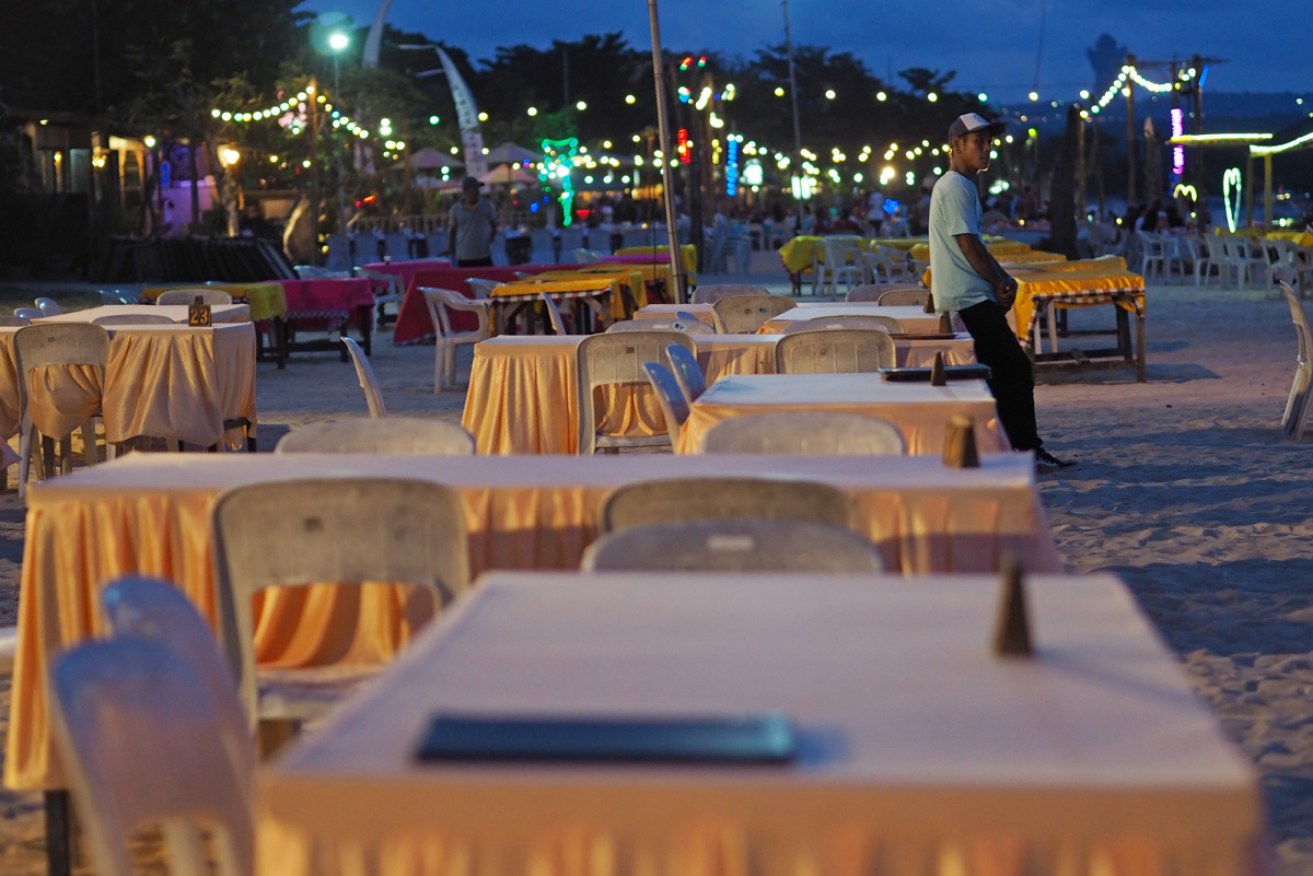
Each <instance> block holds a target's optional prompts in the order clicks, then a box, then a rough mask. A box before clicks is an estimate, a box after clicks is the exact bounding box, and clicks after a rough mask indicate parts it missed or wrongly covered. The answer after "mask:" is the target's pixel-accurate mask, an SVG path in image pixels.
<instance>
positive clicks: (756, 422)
mask: <svg viewBox="0 0 1313 876" xmlns="http://www.w3.org/2000/svg"><path fill="white" fill-rule="evenodd" d="M701 452H702V453H776V454H792V455H794V456H902V455H904V454H906V453H907V445H906V443H904V441H903V433H902V432H900V431H899V430H898V427H897V426H895V425H894V424H893V423H890V422H889V421H888V420H882V419H880V418H879V417H870V416H865V415H863V414H847V413H840V412H837V411H778V412H771V413H764V414H745V415H743V416H738V417H730V418H728V419H726V420H722V421H721V422H719V423H716V424H715V425H714V426H712V427H711V428H710V429H708V430H707V431H706V433H705V434H704V435H703V436H702V447H701Z"/></svg>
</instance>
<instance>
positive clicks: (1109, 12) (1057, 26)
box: [302, 0, 1313, 106]
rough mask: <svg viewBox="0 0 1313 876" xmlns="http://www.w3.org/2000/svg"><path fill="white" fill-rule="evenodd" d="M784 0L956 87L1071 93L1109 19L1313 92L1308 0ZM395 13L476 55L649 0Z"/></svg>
mask: <svg viewBox="0 0 1313 876" xmlns="http://www.w3.org/2000/svg"><path fill="white" fill-rule="evenodd" d="M379 3H380V0H307V2H306V3H305V4H304V5H303V7H302V8H303V9H305V10H308V11H311V12H316V13H318V12H342V13H345V14H347V15H350V16H352V18H353V19H355V21H356V23H357V24H359V25H362V26H365V25H368V24H369V23H370V22H371V21H372V20H373V17H374V14H375V12H376V11H377V10H378V8H379ZM789 8H790V17H791V19H792V25H793V39H794V42H795V43H797V44H808V45H818V46H826V47H828V48H830V49H831V50H833V51H846V52H852V53H853V54H854V55H857V56H858V57H860V58H861V59H862V60H864V61H865V62H866V64H867V66H868V67H869V68H870V70H871V72H873V73H875V74H876V75H878V76H881V77H885V78H892V77H893V76H896V74H897V72H898V71H899V70H902V69H905V68H907V67H928V68H931V69H938V70H945V71H946V70H956V71H957V74H958V75H957V78H956V79H955V80H954V82H953V85H954V86H955V87H956V88H957V89H959V90H962V91H981V90H984V91H986V92H988V93H989V94H990V96H991V98H992V99H994V100H998V101H1002V102H1012V101H1017V100H1024V99H1025V95H1026V93H1027V92H1029V91H1030V90H1031V88H1032V87H1033V86H1036V85H1038V88H1037V90H1038V92H1039V93H1040V95H1041V96H1042V97H1043V98H1044V99H1064V100H1066V99H1075V98H1076V97H1077V94H1078V92H1079V91H1080V89H1082V88H1088V87H1090V84H1091V78H1092V73H1091V68H1090V65H1089V62H1088V61H1087V60H1086V58H1085V49H1086V48H1088V47H1089V46H1090V45H1092V44H1093V43H1094V41H1095V39H1096V38H1097V37H1098V36H1099V34H1101V33H1105V32H1106V33H1109V34H1111V35H1112V36H1113V37H1114V38H1116V39H1117V41H1118V42H1120V43H1123V44H1125V45H1126V46H1127V47H1128V48H1129V49H1130V50H1131V51H1132V52H1135V53H1136V54H1137V55H1138V56H1139V57H1140V58H1143V59H1149V60H1163V61H1167V60H1170V59H1171V58H1172V57H1173V56H1174V55H1175V56H1176V57H1186V56H1188V55H1192V54H1200V55H1206V56H1207V55H1211V56H1214V57H1220V58H1226V59H1228V60H1229V63H1226V64H1220V65H1217V66H1215V67H1214V68H1213V69H1212V70H1211V72H1210V74H1209V79H1208V81H1207V83H1206V88H1207V89H1213V90H1218V91H1291V92H1294V93H1295V94H1298V95H1302V96H1304V97H1305V98H1306V100H1305V105H1306V106H1310V105H1313V52H1310V51H1308V50H1307V47H1306V46H1304V47H1301V45H1300V44H1299V40H1300V39H1304V38H1306V37H1307V35H1308V33H1309V32H1310V31H1313V0H1254V2H1250V3H1236V2H1234V0H1225V2H1223V0H1191V2H1188V3H1187V2H1180V3H1166V2H1161V0H1099V2H1087V0H993V2H984V0H954V2H933V0H932V2H916V3H909V2H880V0H791V2H790V4H789ZM660 11H661V35H662V41H663V43H664V44H665V46H666V48H668V49H670V50H674V51H685V50H694V49H710V50H716V51H723V52H727V53H730V54H735V55H739V56H742V57H745V58H746V57H750V56H751V55H752V54H753V53H754V52H755V51H756V50H757V49H758V48H760V47H762V46H766V45H770V44H774V43H781V42H783V39H784V15H783V12H782V9H781V5H780V2H779V0H660ZM1041 19H1042V20H1043V21H1044V26H1043V28H1042V30H1043V48H1042V53H1041V51H1040V44H1041ZM387 20H388V23H389V24H391V25H393V26H394V27H401V28H404V29H407V30H414V31H419V32H421V33H424V34H425V35H427V36H429V37H430V38H432V39H441V40H443V41H445V42H448V43H449V44H452V45H457V46H461V47H462V48H464V49H466V50H467V51H468V52H469V53H470V54H471V56H472V57H474V58H476V59H479V58H487V57H491V55H492V54H493V51H494V50H495V49H496V47H498V46H504V45H515V44H517V43H526V44H528V45H531V46H535V47H545V46H548V45H550V44H551V41H552V40H553V39H562V40H570V39H576V38H578V37H579V36H581V35H583V34H587V33H605V32H610V31H619V32H621V33H622V34H623V35H624V36H625V37H626V38H627V39H628V41H629V43H630V45H632V46H635V47H638V48H645V47H648V46H650V43H649V38H648V18H647V3H646V2H645V0H557V2H545V0H484V2H480V3H472V2H446V0H393V3H392V7H391V10H390V12H389V14H388V19H387ZM1283 34H1292V35H1293V34H1298V35H1299V37H1298V38H1286V37H1284V36H1282V35H1283ZM1037 56H1038V59H1039V70H1038V77H1037V76H1036V60H1037ZM1144 72H1145V73H1146V75H1149V76H1150V78H1165V74H1162V75H1158V76H1155V75H1153V74H1154V71H1152V70H1146V71H1144ZM1160 72H1161V71H1160ZM896 81H898V82H899V84H900V85H901V84H902V83H901V80H896ZM476 97H477V95H476Z"/></svg>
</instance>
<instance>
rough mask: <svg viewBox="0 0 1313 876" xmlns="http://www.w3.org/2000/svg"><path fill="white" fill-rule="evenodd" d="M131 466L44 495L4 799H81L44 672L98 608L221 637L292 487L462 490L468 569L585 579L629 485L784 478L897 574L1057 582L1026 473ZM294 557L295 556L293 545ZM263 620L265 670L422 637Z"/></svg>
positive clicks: (393, 595)
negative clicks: (221, 509) (236, 588)
mask: <svg viewBox="0 0 1313 876" xmlns="http://www.w3.org/2000/svg"><path fill="white" fill-rule="evenodd" d="M182 457H183V455H181V454H144V453H139V454H132V455H130V456H128V457H126V458H124V459H121V460H116V461H114V462H110V463H105V464H103V465H97V466H94V467H91V468H87V469H84V470H80V471H78V472H75V473H74V474H72V475H68V476H65V477H62V478H56V479H55V480H53V481H49V482H45V483H40V484H36V485H34V486H33V487H32V491H31V494H30V503H29V507H28V513H27V521H26V526H27V541H26V545H25V550H24V556H23V569H22V580H21V590H20V599H19V618H18V624H19V647H18V655H17V661H16V664H15V668H14V674H13V699H12V706H11V711H10V724H9V735H8V740H7V744H6V747H5V784H6V785H7V786H8V787H10V788H14V789H17V790H32V789H37V788H54V787H66V786H67V782H66V779H65V777H64V775H63V771H62V768H61V766H60V765H59V764H58V763H57V762H56V758H55V755H54V752H53V749H52V747H51V737H50V733H51V728H50V723H49V716H48V714H47V707H46V673H47V671H48V668H49V664H48V661H49V660H50V659H51V658H52V656H53V655H55V654H57V653H59V652H60V651H61V650H63V649H65V648H67V647H70V646H71V645H73V644H75V643H77V642H79V641H83V640H85V639H87V638H91V637H96V636H103V635H106V634H107V630H106V627H105V624H104V621H103V619H102V617H101V613H100V611H99V608H98V605H97V600H98V597H99V593H100V590H101V588H103V587H104V586H105V584H106V583H107V582H109V581H111V580H113V579H114V578H116V577H118V576H120V575H124V574H128V573H140V574H144V575H152V576H159V577H163V578H167V579H169V580H172V581H173V582H175V583H176V584H177V586H178V587H179V588H180V589H181V590H182V591H183V592H184V593H186V594H187V596H188V597H189V598H190V599H191V600H192V601H193V602H194V603H195V604H196V606H197V607H198V608H199V610H200V611H201V612H202V614H203V615H205V616H206V617H207V618H209V619H210V621H211V623H213V621H214V618H215V617H216V612H215V598H214V578H213V572H212V567H213V556H212V550H211V543H210V535H209V532H210V529H209V518H210V511H211V508H212V506H213V504H214V501H215V499H216V498H217V496H218V495H219V494H220V493H221V492H222V491H223V490H224V489H227V488H229V487H232V486H236V485H238V484H243V483H255V482H264V481H269V480H275V479H278V478H298V477H325V476H351V475H361V476H380V477H411V478H423V479H426V480H430V479H431V480H434V481H437V482H439V483H445V484H448V485H450V486H451V487H452V488H453V489H455V490H456V492H457V494H458V495H459V496H460V499H461V501H462V503H463V504H464V507H465V511H466V526H467V529H468V532H469V551H470V566H471V570H472V572H473V573H475V574H478V573H479V572H481V571H483V570H485V569H491V568H502V569H516V568H518V569H535V568H536V569H574V568H577V567H578V564H579V561H580V559H581V557H582V555H583V551H584V549H585V548H586V547H587V546H588V544H590V543H591V542H592V540H593V539H594V538H595V537H596V535H597V531H598V526H597V520H598V517H597V512H598V508H599V507H600V504H601V501H602V499H603V498H604V496H605V495H606V493H607V492H608V491H609V490H611V489H612V488H613V487H615V486H617V485H618V484H621V483H626V482H629V481H633V480H640V479H647V478H654V477H675V476H684V475H688V474H694V475H696V474H697V473H699V472H701V473H703V474H725V475H752V474H759V475H761V474H767V475H768V474H770V473H771V472H772V471H776V470H778V473H779V474H780V475H781V476H790V477H807V478H815V479H818V480H823V481H826V482H829V483H833V484H835V485H836V486H839V487H840V488H842V489H844V490H845V492H848V493H849V495H851V496H852V498H853V500H854V503H855V505H856V507H857V509H858V513H859V516H860V519H861V520H862V521H863V522H862V531H863V532H865V533H867V534H868V537H870V538H871V539H872V541H873V542H874V543H875V545H876V547H877V548H878V549H879V551H880V553H881V555H882V558H883V559H884V561H885V567H886V568H888V569H891V570H903V571H905V572H909V573H910V572H916V571H954V570H956V571H987V570H990V569H994V568H997V563H998V561H999V558H1000V557H1001V556H1003V555H1004V554H1007V553H1015V554H1017V555H1019V556H1021V557H1023V559H1024V561H1025V562H1026V564H1027V565H1026V567H1027V569H1029V570H1033V571H1037V572H1038V571H1060V570H1061V562H1060V561H1059V559H1058V557H1057V553H1056V549H1055V548H1054V546H1053V542H1052V537H1051V535H1050V534H1049V532H1048V526H1047V522H1046V520H1045V516H1044V512H1043V508H1042V506H1041V505H1040V503H1039V499H1038V496H1037V494H1036V493H1035V489H1034V478H1033V472H1032V471H1031V469H1030V463H1029V459H1028V458H1027V457H1024V456H1021V455H1015V454H1007V455H1005V456H1000V457H994V458H992V461H987V464H986V466H985V467H984V468H981V469H977V470H972V471H968V472H963V471H961V470H947V469H944V468H943V466H942V464H941V463H940V462H939V460H937V459H934V458H930V457H922V458H908V457H905V458H899V459H896V460H891V461H887V462H886V463H885V464H882V465H876V464H873V465H863V466H857V467H855V466H853V464H852V460H850V459H843V458H839V457H833V458H812V459H806V458H801V457H800V458H787V459H783V460H779V459H775V460H772V459H768V458H762V457H719V458H716V457H684V458H676V457H674V456H671V455H668V454H664V455H658V454H648V455H637V456H635V455H630V456H599V457H557V458H554V459H550V460H547V459H542V458H538V457H524V456H520V457H495V458H494V457H423V458H414V457H405V458H403V457H377V456H357V455H350V456H343V455H336V454H335V455H325V456H321V455H317V454H287V455H281V456H280V455H275V454H215V455H211V454H191V455H188V458H182ZM289 549H295V546H289ZM253 610H254V611H255V613H256V625H255V629H256V638H255V647H256V653H257V655H258V659H259V660H260V662H261V663H262V664H264V665H271V664H272V665H304V664H307V663H317V662H320V661H322V660H327V659H336V658H346V659H352V660H356V661H361V662H373V661H377V660H386V659H388V658H389V657H390V656H392V655H393V654H394V653H395V652H396V651H397V650H398V649H399V648H401V647H403V646H404V645H405V644H406V643H407V642H408V641H409V640H410V638H411V636H412V635H413V633H414V630H415V627H416V626H417V625H419V624H421V623H423V622H424V620H425V618H424V617H422V616H418V615H414V614H407V613H406V612H405V611H404V610H403V609H402V602H401V600H400V598H399V595H398V593H397V592H396V589H394V588H393V587H391V586H387V585H379V586H376V587H372V588H370V589H369V590H368V591H364V592H362V591H357V590H354V589H351V588H337V587H326V586H325V587H311V588H307V589H305V590H302V591H300V592H299V593H298V592H293V591H288V592H286V593H280V594H279V595H277V596H276V597H273V598H266V599H264V600H263V601H262V602H260V603H258V604H256V605H255V606H254V607H253Z"/></svg>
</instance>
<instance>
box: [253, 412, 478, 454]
mask: <svg viewBox="0 0 1313 876" xmlns="http://www.w3.org/2000/svg"><path fill="white" fill-rule="evenodd" d="M274 453H383V454H388V455H394V456H468V455H472V454H473V453H474V438H473V436H471V435H470V433H469V432H466V431H465V430H464V429H463V428H461V426H460V425H459V424H458V423H449V422H447V421H446V420H422V419H420V418H418V417H350V418H348V419H345V420H335V421H332V422H326V423H307V424H306V425H304V426H302V427H300V428H299V429H296V430H294V431H292V432H288V433H287V434H286V435H284V436H283V437H282V438H281V439H280V440H279V441H278V445H277V446H276V447H275V448H274Z"/></svg>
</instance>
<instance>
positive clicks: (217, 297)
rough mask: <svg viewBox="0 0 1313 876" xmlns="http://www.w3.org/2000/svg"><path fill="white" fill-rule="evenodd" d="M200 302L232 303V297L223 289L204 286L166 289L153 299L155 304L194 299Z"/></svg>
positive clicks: (176, 302)
mask: <svg viewBox="0 0 1313 876" xmlns="http://www.w3.org/2000/svg"><path fill="white" fill-rule="evenodd" d="M197 298H199V299H201V303H202V304H210V305H214V304H232V303H233V297H232V295H231V294H229V293H228V292H225V291H224V290H223V289H215V288H213V287H204V288H198V289H166V290H165V291H163V292H161V293H160V296H159V297H158V298H156V299H155V303H156V304H192V303H193V302H195V301H196V299H197Z"/></svg>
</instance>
